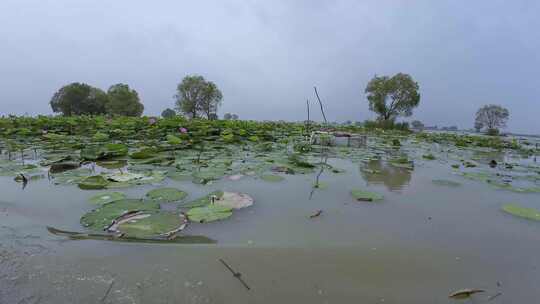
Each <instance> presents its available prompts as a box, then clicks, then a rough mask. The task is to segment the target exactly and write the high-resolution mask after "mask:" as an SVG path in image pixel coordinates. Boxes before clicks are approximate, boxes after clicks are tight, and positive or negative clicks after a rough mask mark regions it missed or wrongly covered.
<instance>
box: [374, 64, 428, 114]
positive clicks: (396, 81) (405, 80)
mask: <svg viewBox="0 0 540 304" xmlns="http://www.w3.org/2000/svg"><path fill="white" fill-rule="evenodd" d="M418 90H419V86H418V83H416V82H415V81H414V80H413V78H412V77H411V76H410V75H408V74H403V73H398V74H396V75H394V76H392V77H388V76H375V77H373V79H371V80H370V81H369V83H368V85H367V87H366V90H365V93H366V94H367V99H368V101H369V109H370V110H371V111H373V112H375V113H377V114H378V115H379V118H378V120H379V121H382V122H389V121H391V122H393V121H395V119H396V118H397V117H399V116H405V117H408V116H411V115H412V110H413V109H414V108H415V107H417V106H418V104H419V103H420V93H419V92H418Z"/></svg>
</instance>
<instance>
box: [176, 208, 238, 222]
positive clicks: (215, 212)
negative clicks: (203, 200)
mask: <svg viewBox="0 0 540 304" xmlns="http://www.w3.org/2000/svg"><path fill="white" fill-rule="evenodd" d="M186 214H187V216H188V219H189V220H190V221H192V222H199V223H207V222H213V221H218V220H222V219H226V218H228V217H230V216H231V215H232V208H230V207H227V206H221V205H217V204H210V205H208V206H205V207H196V208H192V209H190V210H189V211H188V212H187V213H186Z"/></svg>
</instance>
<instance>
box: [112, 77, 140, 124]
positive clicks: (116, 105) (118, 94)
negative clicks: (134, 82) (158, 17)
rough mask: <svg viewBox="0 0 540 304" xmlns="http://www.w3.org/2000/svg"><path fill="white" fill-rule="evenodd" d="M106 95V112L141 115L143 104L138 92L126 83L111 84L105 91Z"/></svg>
mask: <svg viewBox="0 0 540 304" xmlns="http://www.w3.org/2000/svg"><path fill="white" fill-rule="evenodd" d="M107 95H108V96H109V101H108V102H107V104H106V106H105V108H106V110H107V113H108V114H113V115H122V116H141V115H142V113H143V111H144V105H143V104H142V103H141V102H140V100H139V94H138V93H137V91H135V90H132V89H131V88H130V87H129V86H128V85H127V84H123V83H118V84H115V85H112V86H111V87H110V88H109V90H108V91H107Z"/></svg>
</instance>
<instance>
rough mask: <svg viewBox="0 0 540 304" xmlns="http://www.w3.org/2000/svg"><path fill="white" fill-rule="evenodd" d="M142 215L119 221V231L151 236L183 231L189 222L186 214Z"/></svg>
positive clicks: (139, 236)
mask: <svg viewBox="0 0 540 304" xmlns="http://www.w3.org/2000/svg"><path fill="white" fill-rule="evenodd" d="M142 215H143V216H140V217H139V218H131V219H126V220H124V221H122V222H119V223H118V226H117V227H118V228H117V231H119V232H121V233H123V234H124V235H125V236H126V237H134V238H151V237H156V236H164V235H170V234H173V233H176V232H178V231H181V230H183V229H184V228H185V226H186V223H187V219H186V218H185V216H184V215H182V214H174V213H171V212H163V211H161V212H143V213H142Z"/></svg>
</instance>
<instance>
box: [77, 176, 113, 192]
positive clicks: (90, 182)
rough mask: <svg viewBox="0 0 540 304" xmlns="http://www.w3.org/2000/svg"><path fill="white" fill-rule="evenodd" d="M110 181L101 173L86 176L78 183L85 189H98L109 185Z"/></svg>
mask: <svg viewBox="0 0 540 304" xmlns="http://www.w3.org/2000/svg"><path fill="white" fill-rule="evenodd" d="M108 184H109V182H108V181H107V180H106V179H105V178H104V177H103V176H101V175H94V176H89V177H86V178H84V179H83V180H82V181H80V182H79V183H78V186H79V188H81V189H83V190H98V189H104V188H105V187H107V185H108Z"/></svg>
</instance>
